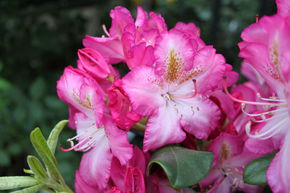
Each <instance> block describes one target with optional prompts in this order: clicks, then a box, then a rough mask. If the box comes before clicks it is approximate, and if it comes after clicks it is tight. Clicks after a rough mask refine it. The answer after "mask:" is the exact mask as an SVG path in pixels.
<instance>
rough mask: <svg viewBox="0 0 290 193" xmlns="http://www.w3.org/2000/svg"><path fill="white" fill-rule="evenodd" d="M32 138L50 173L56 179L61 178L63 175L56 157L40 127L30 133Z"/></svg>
mask: <svg viewBox="0 0 290 193" xmlns="http://www.w3.org/2000/svg"><path fill="white" fill-rule="evenodd" d="M30 140H31V143H32V145H33V147H34V149H35V150H36V152H37V153H38V155H39V156H40V157H41V159H42V161H43V163H44V164H45V166H46V167H47V169H48V171H49V173H50V174H51V175H52V176H53V177H54V178H55V179H60V178H61V175H60V173H59V171H58V169H57V162H56V158H55V157H54V155H53V154H52V152H51V150H50V148H49V147H48V145H47V142H46V140H45V138H44V137H43V135H42V133H41V131H40V129H39V128H36V129H34V130H33V131H32V132H31V133H30Z"/></svg>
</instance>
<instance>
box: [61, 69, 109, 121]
mask: <svg viewBox="0 0 290 193" xmlns="http://www.w3.org/2000/svg"><path fill="white" fill-rule="evenodd" d="M57 94H58V97H59V98H60V99H61V100H62V101H64V102H65V103H67V104H68V105H69V106H70V107H72V109H70V121H74V118H71V116H74V114H75V113H76V112H77V111H80V112H82V113H84V114H93V113H94V114H95V119H96V123H97V124H99V123H100V120H101V118H102V116H103V111H104V102H103V99H102V96H100V95H102V91H101V89H100V87H99V86H98V84H97V83H96V82H95V81H94V80H93V79H91V78H90V77H89V76H87V75H86V74H85V73H83V72H81V71H80V70H78V69H74V68H72V67H70V66H69V67H67V68H65V70H64V73H63V75H62V76H61V78H60V79H59V80H58V82H57ZM70 125H71V126H75V123H71V122H70Z"/></svg>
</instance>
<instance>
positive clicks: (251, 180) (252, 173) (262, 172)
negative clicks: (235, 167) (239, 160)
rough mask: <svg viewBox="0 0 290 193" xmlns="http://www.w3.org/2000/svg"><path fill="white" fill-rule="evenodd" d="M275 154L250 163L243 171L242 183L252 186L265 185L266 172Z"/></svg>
mask: <svg viewBox="0 0 290 193" xmlns="http://www.w3.org/2000/svg"><path fill="white" fill-rule="evenodd" d="M275 154H276V152H275V153H270V154H267V155H264V156H262V157H260V158H258V159H256V160H254V161H252V162H250V163H249V164H248V165H247V166H246V167H245V169H244V174H243V175H244V176H243V178H244V182H245V183H247V184H252V185H266V184H267V179H266V172H267V169H268V167H269V165H270V163H271V161H272V160H273V158H274V156H275Z"/></svg>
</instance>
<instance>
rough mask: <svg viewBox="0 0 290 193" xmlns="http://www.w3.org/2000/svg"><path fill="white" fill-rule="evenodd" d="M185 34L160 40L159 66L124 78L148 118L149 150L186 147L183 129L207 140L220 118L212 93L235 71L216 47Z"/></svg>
mask: <svg viewBox="0 0 290 193" xmlns="http://www.w3.org/2000/svg"><path fill="white" fill-rule="evenodd" d="M184 25H185V26H186V24H184ZM189 25H190V24H189ZM181 29H182V28H181V27H180V26H179V27H178V28H177V29H175V28H174V29H172V30H170V31H169V32H167V33H163V34H162V35H161V36H159V38H158V40H157V42H156V46H155V48H154V54H155V58H156V61H155V64H154V67H150V66H140V67H136V68H134V69H133V70H132V71H131V72H129V73H128V74H127V75H126V76H125V77H124V78H123V79H122V83H123V89H124V91H125V92H126V93H127V95H128V96H129V99H130V101H131V103H132V106H133V109H134V110H135V111H136V112H137V113H139V114H141V115H143V116H149V119H148V123H147V127H146V131H145V138H144V143H143V144H144V146H143V149H144V150H145V151H148V150H150V149H156V148H159V147H161V146H164V145H166V144H171V143H179V142H182V141H183V140H184V139H185V132H184V131H183V130H182V128H183V129H184V130H185V131H186V132H188V133H190V134H193V135H195V136H196V137H197V138H199V139H206V138H207V137H208V135H209V134H210V132H211V131H212V130H213V129H214V128H215V126H216V124H217V120H218V119H219V115H220V112H219V109H218V107H217V106H216V105H215V104H214V103H213V102H212V101H211V100H209V98H208V95H207V92H208V91H212V90H214V89H218V86H219V81H220V80H221V79H222V77H223V75H224V74H225V73H226V71H227V70H229V69H230V68H227V64H226V63H225V61H224V58H223V57H222V56H221V55H219V54H216V53H215V50H214V49H213V48H212V47H211V46H203V47H201V46H200V45H201V44H200V41H201V40H199V41H198V42H197V41H195V39H198V38H197V37H195V38H188V33H189V32H188V33H186V32H187V31H188V30H189V29H192V28H190V27H189V28H184V29H183V30H181ZM196 29H197V28H196Z"/></svg>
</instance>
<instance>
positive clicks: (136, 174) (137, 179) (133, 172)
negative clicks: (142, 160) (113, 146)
mask: <svg viewBox="0 0 290 193" xmlns="http://www.w3.org/2000/svg"><path fill="white" fill-rule="evenodd" d="M124 183H125V190H126V192H128V193H129V192H134V193H145V181H144V176H143V174H142V171H141V170H140V169H139V168H136V167H129V168H127V171H126V174H125V180H124Z"/></svg>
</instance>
